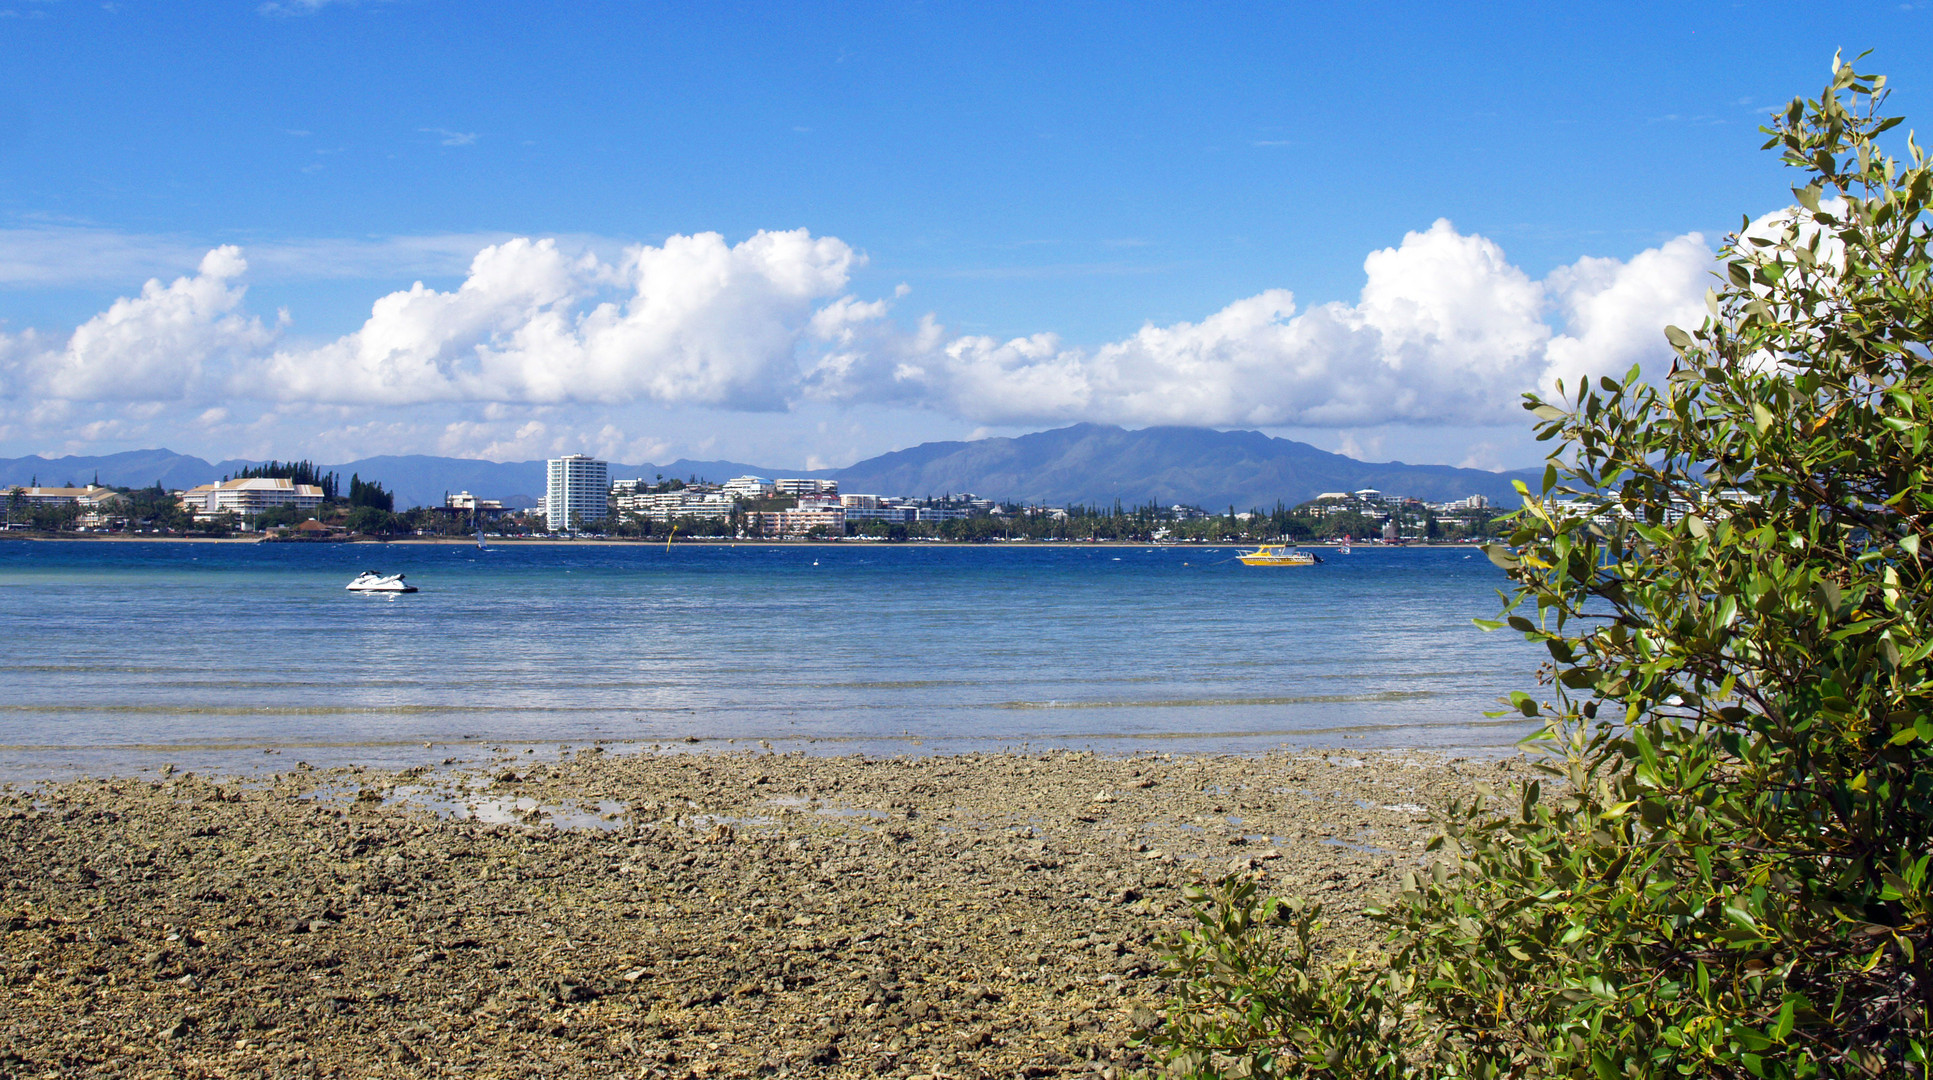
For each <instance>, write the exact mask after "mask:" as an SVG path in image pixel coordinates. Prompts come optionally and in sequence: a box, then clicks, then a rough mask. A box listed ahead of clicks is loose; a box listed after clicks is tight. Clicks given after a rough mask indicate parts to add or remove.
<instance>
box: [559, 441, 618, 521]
mask: <svg viewBox="0 0 1933 1080" xmlns="http://www.w3.org/2000/svg"><path fill="white" fill-rule="evenodd" d="M546 466H547V471H548V477H547V482H546V483H545V485H544V522H545V524H546V525H547V526H548V527H549V528H550V531H551V532H563V531H565V530H567V529H574V528H577V527H579V526H581V525H583V524H585V523H587V522H592V521H603V520H604V519H605V518H606V517H608V516H609V515H610V512H611V507H610V494H611V466H610V463H608V462H603V461H599V460H597V459H596V458H593V457H589V456H587V455H584V454H570V455H567V456H565V457H560V458H551V459H550V460H549V461H548V462H547V463H546Z"/></svg>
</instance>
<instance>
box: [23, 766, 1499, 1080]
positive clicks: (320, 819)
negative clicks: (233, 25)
mask: <svg viewBox="0 0 1933 1080" xmlns="http://www.w3.org/2000/svg"><path fill="white" fill-rule="evenodd" d="M1523 768H1524V766H1523V765H1522V763H1521V762H1516V761H1503V762H1493V761H1476V760H1448V759H1445V758H1443V757H1440V756H1431V755H1424V754H1416V753H1360V752H1359V753H1354V754H1350V753H1343V752H1333V751H1330V752H1319V753H1318V752H1287V751H1283V752H1277V753H1272V754H1265V755H1255V756H1215V757H1196V756H1183V755H1165V754H1140V755H1135V756H1129V757H1097V756H1095V755H1092V754H1087V753H1069V752H1053V753H1044V754H1027V753H1018V752H1015V753H996V754H970V755H957V756H931V757H899V758H889V759H888V758H868V757H821V756H808V755H805V754H797V753H794V754H776V753H769V752H756V751H727V752H716V753H713V752H681V753H652V752H645V753H608V752H606V751H605V750H604V748H602V747H597V746H591V747H579V748H577V749H575V750H568V751H566V752H564V753H563V754H561V755H560V756H554V757H546V758H544V759H542V760H539V758H538V756H537V755H536V754H534V753H524V752H522V751H521V750H519V749H511V748H505V749H503V750H502V752H500V753H498V754H497V755H496V756H495V757H494V759H493V760H492V762H491V763H490V764H489V765H488V766H487V767H442V768H434V769H411V770H404V771H401V772H377V771H374V770H364V769H356V768H337V769H311V768H307V767H301V766H298V767H296V768H294V769H291V770H287V771H284V772H280V773H277V774H275V775H273V776H263V777H256V778H250V779H230V778H209V777H201V776H194V775H186V774H180V773H167V774H163V773H162V772H160V771H158V770H157V771H152V772H150V773H148V774H146V775H144V776H142V777H140V778H118V779H106V780H92V779H83V780H76V781H71V782H66V783H60V784H42V785H37V786H34V787H32V788H30V789H28V788H14V789H9V790H7V791H6V792H5V793H4V797H3V798H0V934H4V948H3V949H0V984H4V985H3V986H0V1076H41V1075H47V1076H53V1075H60V1076H130V1077H132V1076H143V1077H146V1076H178V1077H228V1076H265V1077H316V1076H328V1077H335V1076H340V1077H351V1076H394V1077H415V1076H425V1077H427V1076H451V1075H462V1076H477V1077H541V1076H590V1077H599V1076H625V1077H639V1076H643V1077H660V1076H662V1077H740V1076H745V1077H750V1076H871V1075H887V1076H946V1077H980V1076H1003V1077H1004V1076H1081V1075H1101V1076H1116V1075H1122V1074H1124V1073H1126V1072H1128V1071H1130V1070H1132V1069H1134V1068H1136V1067H1139V1066H1141V1065H1143V1064H1146V1062H1145V1061H1144V1060H1143V1059H1142V1058H1140V1057H1139V1056H1138V1052H1137V1051H1136V1049H1135V1048H1134V1047H1133V1046H1132V1044H1131V1042H1130V1040H1131V1037H1132V1035H1133V1033H1134V1030H1135V1028H1134V1013H1135V1010H1136V1009H1137V1007H1156V1006H1158V1005H1159V1002H1160V998H1161V994H1162V992H1163V989H1164V982H1163V976H1162V974H1161V961H1160V954H1161V942H1162V940H1163V938H1164V936H1166V935H1169V934H1171V933H1173V932H1174V931H1175V930H1177V929H1178V928H1180V926H1181V925H1182V920H1183V918H1184V917H1185V916H1186V914H1187V909H1186V905H1185V903H1184V902H1183V900H1182V897H1181V889H1182V887H1183V886H1185V885H1187V884H1190V883H1193V882H1197V881H1201V880H1204V879H1213V878H1216V877H1219V876H1221V875H1224V874H1228V873H1231V872H1242V873H1251V874H1256V875H1259V876H1260V877H1261V879H1262V881H1263V882H1264V885H1265V887H1266V888H1268V889H1269V890H1271V891H1273V892H1277V893H1280V894H1300V895H1305V896H1309V897H1311V898H1314V899H1317V900H1320V901H1321V902H1322V903H1323V904H1324V905H1325V907H1326V909H1327V910H1328V912H1329V914H1330V921H1329V934H1330V936H1331V939H1332V943H1333V946H1334V947H1338V948H1340V947H1345V946H1349V947H1360V946H1363V945H1368V944H1371V943H1372V942H1373V940H1374V939H1373V937H1372V936H1371V935H1370V934H1369V932H1368V928H1367V927H1366V926H1365V925H1363V924H1362V923H1361V922H1359V921H1358V920H1356V919H1355V918H1354V917H1353V915H1352V913H1353V912H1355V911H1357V910H1358V909H1360V907H1361V906H1362V905H1363V904H1364V903H1365V902H1367V901H1369V900H1370V899H1371V898H1372V897H1374V896H1376V895H1378V894H1380V893H1382V892H1384V891H1386V890H1387V889H1388V888H1389V886H1390V885H1391V884H1392V883H1393V881H1394V880H1395V878H1396V877H1397V876H1398V875H1400V873H1401V872H1402V870H1403V869H1404V868H1406V867H1409V866H1412V865H1415V864H1416V863H1417V861H1418V860H1419V858H1420V856H1421V854H1422V851H1421V849H1422V846H1423V844H1424V842H1425V841H1426V839H1427V837H1428V835H1429V834H1430V831H1431V827H1430V825H1429V823H1428V818H1429V808H1431V807H1434V806H1437V805H1440V804H1442V803H1444V802H1446V801H1447V800H1448V799H1450V798H1453V797H1457V796H1461V795H1465V794H1467V793H1468V792H1469V791H1470V790H1471V789H1472V788H1473V786H1474V785H1476V784H1478V783H1481V782H1485V781H1488V782H1492V783H1497V784H1503V783H1508V782H1509V781H1510V780H1511V779H1512V778H1513V777H1514V776H1516V775H1519V774H1521V771H1522V770H1523Z"/></svg>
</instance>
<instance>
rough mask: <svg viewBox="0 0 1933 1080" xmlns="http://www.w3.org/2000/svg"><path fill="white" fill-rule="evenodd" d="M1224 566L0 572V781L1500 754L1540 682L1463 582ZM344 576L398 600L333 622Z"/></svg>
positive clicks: (875, 557)
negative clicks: (1080, 752)
mask: <svg viewBox="0 0 1933 1080" xmlns="http://www.w3.org/2000/svg"><path fill="white" fill-rule="evenodd" d="M1234 553H1235V549H1232V548H1223V549H1213V548H1199V547H1187V548H1180V547H1161V548H1140V547H1097V546H1081V547H1053V548H1045V547H1019V546H989V547H970V548H958V547H939V546H927V545H898V546H887V545H860V544H847V545H835V546H824V547H783V546H740V547H731V546H704V545H689V546H678V547H674V548H672V549H671V550H670V551H669V552H667V551H666V550H665V549H664V548H663V547H662V546H655V545H640V546H590V545H583V546H539V545H529V546H516V545H502V546H499V547H496V548H493V549H492V550H490V551H488V552H480V551H478V550H476V548H474V547H473V546H459V545H414V544H411V545H400V544H399V545H389V546H381V547H379V546H374V545H294V544H261V545H256V544H213V543H169V544H162V543H152V544H150V543H122V542H114V543H84V542H62V543H35V542H8V543H0V606H4V621H3V622H0V645H4V648H3V649H0V674H3V677H4V682H5V685H6V687H7V689H6V692H5V694H4V696H0V775H3V776H7V777H20V776H29V775H49V774H55V773H67V772H72V771H77V770H78V771H94V772H108V771H112V772H125V771H129V770H132V769H135V768H140V767H143V766H146V765H151V764H153V763H155V762H158V761H162V760H166V761H169V762H180V763H182V764H183V767H202V768H237V769H239V768H245V767H263V766H281V767H285V766H286V765H287V764H288V762H287V760H286V759H282V760H276V759H274V758H273V757H270V758H269V759H268V760H263V755H264V751H279V752H282V753H285V754H287V755H290V756H301V757H303V758H305V759H307V760H310V761H315V762H322V761H325V760H336V761H341V760H356V761H362V762H368V763H385V764H387V763H397V762H404V761H410V762H414V761H419V760H431V759H434V760H441V757H442V756H443V755H444V754H445V753H446V751H448V750H449V749H450V745H451V744H455V745H457V746H459V747H462V746H475V747H477V748H478V751H479V752H481V751H482V748H483V747H485V746H486V745H494V746H504V745H506V744H512V743H515V744H526V743H530V744H534V743H548V744H555V743H558V742H578V743H582V742H588V741H592V740H608V741H611V742H614V743H628V744H635V743H643V744H650V743H653V742H664V743H669V742H676V741H680V740H684V739H687V738H690V737H695V738H698V739H701V740H706V741H710V740H723V739H737V740H741V742H742V741H745V740H761V739H763V740H769V741H771V742H773V743H774V744H778V745H781V747H782V748H783V747H785V746H803V747H809V748H810V747H816V748H819V749H824V750H843V749H863V750H868V751H875V752H907V751H915V750H917V751H927V752H931V751H940V752H947V751H954V750H966V749H986V748H994V747H1008V746H1014V745H1017V744H1021V743H1032V744H1036V745H1040V744H1052V745H1072V746H1079V747H1093V748H1096V749H1101V750H1105V751H1110V752H1122V751H1130V750H1134V749H1161V750H1229V751H1244V750H1256V749H1261V748H1266V747H1272V746H1278V745H1281V744H1282V743H1284V742H1287V743H1290V744H1292V745H1298V746H1300V745H1311V744H1330V745H1343V744H1344V741H1345V740H1347V741H1349V742H1350V743H1360V744H1362V745H1374V746H1414V747H1442V748H1489V747H1498V746H1507V745H1508V744H1510V743H1511V742H1513V741H1515V740H1516V739H1517V738H1519V737H1521V736H1522V735H1523V734H1524V733H1525V728H1524V727H1523V726H1522V725H1521V724H1520V723H1510V722H1498V721H1493V720H1486V719H1485V718H1484V717H1483V716H1482V713H1483V712H1484V711H1485V710H1494V709H1495V708H1496V707H1497V706H1496V704H1495V702H1496V699H1497V698H1498V697H1499V696H1500V695H1502V694H1504V693H1506V692H1508V691H1509V690H1512V689H1525V688H1530V686H1531V672H1532V670H1533V669H1534V667H1535V665H1536V662H1537V658H1536V655H1535V654H1534V653H1533V652H1532V651H1531V650H1530V649H1529V648H1528V647H1526V646H1525V644H1524V643H1523V642H1522V641H1521V640H1519V639H1517V638H1516V636H1515V635H1509V634H1485V633H1483V632H1481V631H1479V630H1477V629H1476V628H1475V627H1473V626H1472V625H1471V623H1470V619H1471V617H1472V616H1489V615H1492V614H1494V612H1495V610H1496V607H1497V600H1496V595H1495V590H1496V589H1497V588H1498V587H1500V586H1501V585H1502V584H1503V581H1502V578H1501V576H1500V574H1499V573H1498V572H1497V571H1496V570H1495V569H1494V568H1493V567H1492V566H1491V565H1490V563H1489V561H1488V560H1486V559H1485V558H1484V557H1483V556H1482V555H1481V554H1475V553H1473V552H1471V551H1470V550H1469V549H1462V550H1456V549H1402V550H1382V549H1375V548H1370V549H1363V548H1358V549H1357V550H1356V552H1355V553H1354V554H1352V555H1348V556H1338V555H1333V554H1329V555H1326V557H1327V558H1328V562H1326V563H1325V564H1324V565H1322V566H1317V567H1312V568H1283V569H1255V568H1248V567H1244V566H1242V565H1241V564H1240V563H1237V562H1234V561H1232V556H1233V555H1234ZM364 568H374V569H380V570H383V571H385V572H395V571H404V572H406V573H408V575H409V580H410V581H411V582H412V583H414V584H417V585H419V586H420V587H421V588H422V590H423V591H422V592H420V593H417V594H415V595H411V596H403V597H396V598H389V597H382V596H370V595H359V594H352V593H348V592H345V591H344V590H343V588H342V586H343V585H344V584H345V583H346V582H347V581H348V580H349V578H350V577H352V576H354V574H355V573H356V572H357V571H358V570H361V569H364ZM814 740H816V742H815V741H814ZM425 742H430V743H434V744H436V745H435V746H434V747H432V748H430V749H425V748H424V747H423V746H422V744H423V743H425ZM249 755H254V756H253V757H252V758H251V757H249Z"/></svg>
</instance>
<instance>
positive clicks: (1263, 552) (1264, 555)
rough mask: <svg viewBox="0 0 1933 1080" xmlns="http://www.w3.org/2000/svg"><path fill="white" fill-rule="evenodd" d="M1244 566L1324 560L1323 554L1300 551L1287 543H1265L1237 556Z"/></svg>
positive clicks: (1312, 563)
mask: <svg viewBox="0 0 1933 1080" xmlns="http://www.w3.org/2000/svg"><path fill="white" fill-rule="evenodd" d="M1236 558H1238V559H1240V560H1242V565H1244V566H1314V565H1315V564H1317V563H1319V562H1321V561H1322V556H1320V555H1317V554H1315V553H1313V552H1308V551H1298V550H1296V549H1295V548H1293V547H1290V546H1289V545H1287V544H1263V545H1262V546H1261V547H1259V548H1257V549H1255V550H1254V551H1246V552H1243V553H1242V554H1240V555H1238V556H1236Z"/></svg>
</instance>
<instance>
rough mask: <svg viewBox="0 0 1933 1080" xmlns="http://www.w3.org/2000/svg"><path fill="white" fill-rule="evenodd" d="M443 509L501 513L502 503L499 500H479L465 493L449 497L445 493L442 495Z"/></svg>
mask: <svg viewBox="0 0 1933 1080" xmlns="http://www.w3.org/2000/svg"><path fill="white" fill-rule="evenodd" d="M443 509H445V510H476V511H483V512H485V513H502V512H503V501H502V500H500V499H479V498H477V497H476V496H475V495H472V494H470V493H469V492H467V491H459V492H457V493H456V494H454V495H450V494H447V493H445V494H444V496H443Z"/></svg>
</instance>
